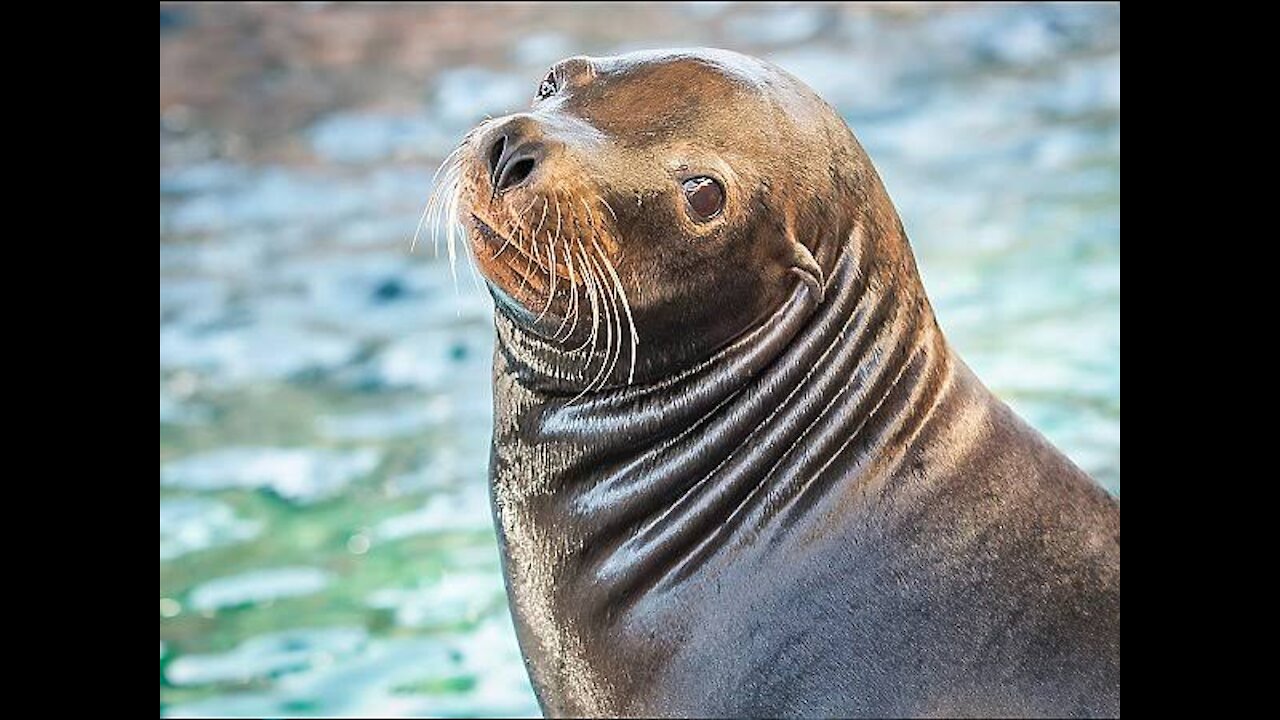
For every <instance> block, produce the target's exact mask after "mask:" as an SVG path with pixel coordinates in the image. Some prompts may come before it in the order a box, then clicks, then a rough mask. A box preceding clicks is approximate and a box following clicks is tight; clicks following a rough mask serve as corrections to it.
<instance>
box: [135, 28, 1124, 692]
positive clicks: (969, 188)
mask: <svg viewBox="0 0 1280 720" xmlns="http://www.w3.org/2000/svg"><path fill="white" fill-rule="evenodd" d="M233 11H236V12H238V10H236V9H235V8H231V9H227V8H223V9H220V10H216V12H227V13H230V12H233ZM339 11H341V12H345V13H356V12H367V13H368V15H369V18H367V19H368V22H369V23H378V22H389V21H388V20H387V19H386V18H385V17H383V16H379V15H378V13H379V12H384V13H385V12H390V11H388V10H381V11H380V10H376V9H374V10H367V11H365V10H358V9H356V10H353V9H349V8H348V9H342V10H337V9H333V8H329V7H327V6H305V7H304V6H280V7H274V8H272V7H269V8H266V9H263V10H261V11H260V12H264V13H265V12H270V13H312V14H313V16H312V17H309V18H308V20H307V22H312V23H319V25H318V26H319V27H321V28H324V27H329V26H328V25H325V24H324V23H325V22H327V20H326V18H327V17H328V16H327V15H326V13H333V12H339ZM201 12H215V11H210V10H207V9H206V10H199V11H198V10H197V9H194V8H192V7H189V6H166V7H164V8H162V12H161V33H162V36H161V39H162V42H161V56H162V57H161V60H162V83H161V85H162V107H163V98H164V96H165V92H166V90H165V79H164V78H165V74H164V63H165V61H166V53H170V57H172V56H173V54H174V53H179V52H187V51H188V50H187V49H186V48H187V47H188V46H186V45H182V44H181V43H183V42H188V41H189V42H191V43H194V44H195V45H197V46H198V44H199V43H200V42H202V41H203V36H202V35H200V34H201V33H206V32H208V33H212V32H213V30H209V29H208V28H209V26H210V21H208V20H207V18H206V16H204V15H201ZM406 12H409V11H406ZM412 12H420V13H422V17H423V18H424V19H423V20H422V21H421V23H420V25H419V26H416V29H415V30H414V33H415V37H416V36H417V35H421V34H423V33H426V34H428V35H429V34H430V33H431V32H433V31H434V32H437V33H438V34H439V35H440V41H441V42H445V41H446V40H447V38H446V37H445V36H446V35H448V34H449V32H452V31H449V30H448V28H443V26H441V27H442V28H443V29H440V28H436V26H435V25H433V24H432V23H436V22H437V19H436V18H438V17H445V16H442V15H439V13H437V14H431V13H433V12H436V11H435V10H434V9H430V8H419V9H417V10H413V11H412ZM449 12H450V13H453V15H448V16H447V17H448V18H452V19H451V20H450V22H453V23H455V25H450V26H449V28H454V27H458V25H456V23H461V27H463V28H465V27H468V23H471V22H473V21H474V22H475V23H481V22H500V21H503V20H502V18H504V17H508V16H504V15H502V13H509V14H511V15H510V17H509V18H508V19H510V21H511V22H517V21H519V22H527V23H528V28H529V29H528V31H527V32H521V33H520V34H519V37H518V40H517V41H512V42H510V43H508V44H507V45H506V46H505V47H503V48H502V51H501V52H498V51H496V50H495V49H494V48H492V47H488V49H487V50H486V51H484V52H475V53H470V54H468V53H464V52H461V51H459V52H457V53H455V54H454V55H450V56H449V57H451V58H453V59H452V60H451V61H450V62H449V63H444V64H442V65H441V66H440V67H439V68H436V70H435V73H434V77H433V78H432V80H431V81H430V82H427V83H425V85H424V86H423V87H422V88H421V89H420V92H419V94H417V95H416V96H411V97H407V98H400V101H399V102H398V103H379V102H359V103H344V102H343V101H342V94H341V93H340V92H337V91H335V92H333V93H332V100H331V101H327V102H330V105H329V106H327V107H321V108H320V110H319V111H317V112H314V113H313V116H312V117H310V119H309V120H307V121H306V122H304V123H302V124H301V125H299V126H298V127H297V128H294V129H291V130H290V134H289V136H288V137H290V138H291V141H290V143H289V144H287V146H286V149H287V152H283V151H282V152H276V148H275V147H273V148H272V149H271V150H270V151H266V150H251V151H245V150H243V149H241V150H237V149H236V148H237V147H238V146H237V145H236V144H235V143H229V144H227V146H226V147H224V148H223V149H222V150H217V149H215V150H209V147H208V146H209V142H208V141H207V140H206V139H201V138H203V137H204V136H201V135H199V134H198V133H195V132H194V131H187V130H184V129H183V128H184V126H185V125H187V124H188V123H187V121H186V120H185V119H184V117H183V114H182V113H181V112H179V111H178V110H172V111H170V112H166V113H162V118H161V119H162V122H161V172H160V240H161V242H160V595H161V621H160V641H161V644H160V683H161V685H160V688H161V689H160V701H161V712H162V714H166V715H194V714H205V715H268V716H270V715H282V714H285V715H306V714H338V715H342V714H348V715H350V714H418V715H424V714H434V715H491V714H504V715H522V714H535V713H536V712H537V706H536V703H535V702H534V700H533V697H532V694H531V692H530V690H529V688H528V683H527V680H526V679H525V675H524V671H523V667H522V665H521V662H520V657H519V654H518V651H517V648H516V645H515V640H514V636H513V634H512V631H511V627H510V621H509V619H508V615H507V609H506V604H505V596H504V594H503V591H502V584H501V576H500V573H499V567H498V556H497V548H496V545H495V540H494V535H493V530H492V527H491V520H490V516H489V508H488V501H487V494H486V493H487V487H486V481H485V472H486V463H487V458H488V440H489V429H490V420H491V410H490V395H489V393H490V388H489V371H490V356H491V352H492V329H491V325H490V323H491V315H490V313H491V309H490V307H489V301H488V300H487V298H486V297H485V296H484V295H483V294H481V293H479V292H477V291H476V290H475V289H474V288H472V287H471V285H470V283H469V281H468V280H467V279H466V278H465V276H464V277H463V279H462V280H463V281H462V283H461V284H460V285H459V287H458V288H457V289H456V290H455V287H454V284H453V282H452V281H451V280H450V278H449V273H448V270H447V266H446V263H444V262H442V261H441V260H440V259H437V258H435V257H434V256H433V255H432V253H431V252H430V248H423V247H419V248H418V250H417V252H416V253H412V254H411V253H410V252H409V249H408V241H409V238H410V237H411V236H412V234H413V229H414V226H415V224H416V222H417V218H418V213H419V211H420V210H421V207H422V203H423V201H424V199H425V195H426V191H427V189H428V185H429V181H430V177H431V171H432V170H433V169H434V167H435V164H436V163H437V162H439V160H440V159H441V158H442V157H443V155H444V154H445V153H446V152H448V150H449V149H450V148H451V147H452V145H453V143H455V142H456V141H457V140H458V139H459V137H460V136H461V134H462V133H463V132H465V130H466V129H467V128H469V127H470V126H471V125H472V124H473V123H474V122H475V121H477V120H478V119H479V118H481V117H482V116H483V114H484V113H493V114H500V113H503V112H507V111H510V110H513V109H516V108H520V107H523V106H525V105H526V104H527V102H528V99H529V96H530V95H531V93H532V91H533V88H534V87H535V86H536V84H537V82H538V80H539V79H540V78H541V76H542V75H543V73H544V72H545V65H546V64H547V63H549V62H551V61H554V60H555V59H558V58H559V57H561V56H564V55H568V54H574V53H580V52H585V53H590V54H607V53H611V52H617V51H622V50H626V49H631V48H636V47H646V46H663V45H672V44H686V45H687V44H712V45H720V46H727V47H732V48H734V49H739V50H742V51H745V52H750V53H753V54H758V55H761V56H764V57H768V58H771V59H773V60H775V61H776V62H778V63H780V64H781V65H783V66H784V67H786V68H788V69H790V70H792V71H793V72H795V73H796V74H798V75H800V76H801V77H802V78H803V79H805V80H806V81H808V82H809V83H810V84H812V85H813V86H814V87H815V88H816V89H817V90H818V91H819V92H820V93H822V94H823V95H824V97H826V98H827V99H828V100H830V101H831V102H832V103H833V104H835V105H836V106H837V107H838V108H839V109H840V110H841V111H842V113H844V115H845V116H846V118H847V119H848V120H849V121H850V123H851V125H852V126H853V127H854V130H855V132H856V133H857V134H858V136H859V138H860V139H861V141H862V142H863V144H864V145H865V146H866V148H867V150H868V152H869V153H870V155H871V157H872V158H873V160H874V161H875V162H876V164H877V166H878V167H879V169H880V171H881V173H882V175H883V176H884V179H885V183H886V185H887V187H888V189H889V192H890V194H891V195H892V196H893V198H894V199H895V201H896V202H897V204H898V208H899V210H900V211H901V213H902V216H903V221H904V223H905V225H906V228H907V231H908V233H909V235H910V237H911V238H912V242H913V245H914V247H915V249H916V253H917V257H918V260H919V263H920V267H921V272H922V273H923V275H924V281H925V285H926V287H927V288H928V290H929V293H930V296H931V298H932V300H933V303H934V306H935V308H936V309H937V313H938V317H939V320H940V322H941V324H942V326H943V329H944V330H945V331H946V332H947V334H948V336H949V338H950V340H951V342H952V343H953V344H954V345H955V346H956V347H957V348H958V349H959V351H960V352H961V354H962V355H963V356H964V357H965V359H966V360H967V361H968V362H969V364H970V365H971V366H972V367H973V368H974V369H975V370H976V371H977V373H978V374H979V376H981V377H982V378H983V379H984V380H985V381H986V382H987V383H988V384H989V385H990V386H991V387H992V388H993V389H994V390H995V391H996V392H997V394H999V395H1000V396H1001V397H1002V398H1004V399H1006V400H1007V401H1008V402H1010V403H1011V404H1012V405H1013V406H1014V407H1015V408H1016V409H1017V410H1018V411H1019V412H1020V413H1022V414H1023V416H1024V417H1026V418H1027V419H1028V420H1029V421H1030V422H1031V423H1032V424H1034V425H1035V426H1036V427H1038V428H1039V429H1041V430H1042V431H1043V432H1044V433H1045V434H1047V435H1048V436H1049V437H1050V438H1051V439H1052V440H1053V441H1054V442H1055V443H1056V444H1057V445H1058V446H1059V447H1061V448H1062V449H1063V450H1065V451H1066V452H1067V453H1068V454H1069V455H1070V456H1071V457H1072V458H1073V459H1075V461H1076V462H1077V463H1079V464H1080V465H1081V466H1083V467H1084V468H1085V469H1086V470H1088V471H1089V472H1090V473H1091V474H1093V475H1094V477H1096V478H1098V479H1099V480H1100V481H1101V482H1103V483H1104V484H1105V485H1106V486H1107V487H1108V488H1109V489H1110V490H1112V491H1113V492H1114V493H1116V494H1118V493H1119V488H1120V27H1119V14H1120V13H1119V8H1118V6H1110V5H1063V6H1056V5H1054V6H1046V5H1034V6H1024V5H1018V6H987V7H947V8H932V9H921V8H918V7H912V8H905V9H904V8H887V7H879V8H871V9H868V8H856V9H849V8H837V7H833V6H813V7H809V6H787V5H764V6H759V5H755V4H751V5H734V4H729V3H715V4H707V5H700V6H696V7H679V6H676V9H675V10H662V11H658V10H651V11H646V12H670V13H677V14H678V17H679V20H680V22H679V24H678V25H677V24H675V23H674V22H665V21H663V22H658V23H656V24H649V25H645V24H644V23H641V22H636V23H621V22H612V21H611V20H610V15H609V12H610V10H609V9H607V8H605V9H599V8H596V9H593V10H590V11H589V12H588V11H585V10H581V9H574V8H569V9H567V10H566V9H563V8H561V9H554V8H532V9H531V8H530V7H529V6H525V7H523V8H520V7H517V8H514V9H505V10H504V9H502V8H499V7H497V6H482V7H476V8H453V9H450V10H449ZM612 12H640V10H637V9H635V8H634V6H632V9H630V10H625V11H624V10H617V9H615V10H613V11H612ZM467 13H472V14H474V17H473V16H472V15H467ZM557 13H558V14H557ZM459 14H460V15H459ZM575 15H576V16H579V17H575ZM495 17H496V18H498V20H494V18H495ZM584 17H585V18H586V19H585V20H584V19H583V18H584ZM459 18H460V19H459ZM511 18H514V19H511ZM659 20H661V17H659ZM343 22H344V23H345V24H344V25H343V27H344V28H347V29H348V30H347V31H349V29H350V27H352V25H351V24H350V21H349V18H346V17H345V16H344V20H343ZM439 22H444V21H443V20H440V21H439ZM618 25H623V26H625V27H622V28H619V27H617V26H618ZM632 25H634V27H632ZM433 28H436V29H435V30H433ZM219 32H231V31H228V30H226V28H225V27H223V28H222V29H221V30H219ZM317 32H318V31H317ZM477 33H478V34H477V38H479V37H480V36H479V31H477ZM263 37H266V36H265V35H264V36H263ZM263 37H258V36H255V37H254V38H251V42H261V43H268V42H271V41H272V40H271V39H270V37H266V39H263ZM175 38H176V40H175ZM184 38H187V39H184ZM312 40H314V37H313V38H312ZM455 41H457V40H456V38H455ZM424 42H426V41H424ZM475 42H477V43H480V42H482V40H481V39H477V40H476V41H475ZM166 43H169V44H168V45H166ZM463 46H464V47H465V43H464V45H463ZM339 47H345V46H339ZM334 52H337V51H334ZM273 57H274V56H273ZM286 57H287V53H286ZM326 57H327V56H326ZM341 57H345V56H341V54H340V53H339V60H340V59H341ZM374 57H379V56H377V55H376V54H375V56H374ZM333 62H338V60H333ZM388 62H390V61H388ZM284 65H286V66H287V65H288V63H284ZM295 69H296V68H295ZM306 69H307V68H304V70H306ZM374 70H378V68H377V67H373V68H372V69H370V68H365V71H366V72H367V73H368V74H369V76H370V77H373V76H374V75H375V73H374V72H373V71H374ZM210 72H213V71H210ZM299 72H301V71H299ZM308 77H309V76H308ZM315 82H319V81H315ZM371 82H372V81H371ZM242 95H243V94H242ZM322 97H325V98H329V97H330V95H324V94H323V93H322ZM241 101H242V102H248V103H250V107H251V109H253V108H259V107H261V108H266V107H270V103H271V97H270V94H269V93H268V94H267V95H266V96H265V97H262V98H255V97H254V96H250V97H249V98H248V99H247V100H245V99H244V98H243V97H242V98H241ZM254 102H257V103H259V105H253V104H252V103H254ZM265 122H266V121H265V120H263V123H265ZM175 128H177V129H175ZM202 143H203V144H202ZM227 148H230V149H227Z"/></svg>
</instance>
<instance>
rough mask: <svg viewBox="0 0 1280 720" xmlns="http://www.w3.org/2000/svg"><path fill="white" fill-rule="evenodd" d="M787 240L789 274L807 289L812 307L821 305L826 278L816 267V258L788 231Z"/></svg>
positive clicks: (824, 294)
mask: <svg viewBox="0 0 1280 720" xmlns="http://www.w3.org/2000/svg"><path fill="white" fill-rule="evenodd" d="M787 240H788V243H789V244H790V246H791V272H793V273H795V274H796V275H797V276H799V278H800V282H802V283H804V284H805V286H806V287H808V288H809V295H810V296H811V297H812V298H813V304H814V306H817V305H821V304H822V300H823V298H824V297H826V278H825V276H824V275H823V273H822V266H820V265H818V260H817V258H815V257H814V256H813V253H812V252H809V248H807V247H805V245H804V243H802V242H800V241H799V240H797V239H796V238H795V235H794V234H792V233H791V232H790V231H789V230H788V232H787Z"/></svg>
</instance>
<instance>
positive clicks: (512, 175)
mask: <svg viewBox="0 0 1280 720" xmlns="http://www.w3.org/2000/svg"><path fill="white" fill-rule="evenodd" d="M533 165H534V162H533V158H524V159H522V160H517V161H515V162H514V163H511V169H510V170H509V171H507V172H506V173H505V174H504V176H503V180H505V181H506V182H505V183H504V185H503V189H506V187H513V186H516V185H519V184H520V183H522V182H524V179H525V178H527V177H529V173H531V172H533Z"/></svg>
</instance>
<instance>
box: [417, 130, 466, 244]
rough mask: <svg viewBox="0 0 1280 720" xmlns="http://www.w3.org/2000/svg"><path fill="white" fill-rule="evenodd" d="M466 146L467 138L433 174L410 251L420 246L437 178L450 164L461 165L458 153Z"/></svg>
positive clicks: (445, 158)
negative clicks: (419, 239) (419, 238)
mask: <svg viewBox="0 0 1280 720" xmlns="http://www.w3.org/2000/svg"><path fill="white" fill-rule="evenodd" d="M464 147H466V141H465V139H464V140H463V142H462V143H461V144H459V145H458V147H456V148H454V149H453V150H452V151H451V152H450V153H449V154H448V155H445V156H444V159H443V160H441V161H440V164H439V165H438V166H436V171H435V172H434V173H432V174H431V180H430V182H429V183H428V187H430V188H431V194H430V195H428V196H427V202H426V206H425V207H423V208H422V214H421V215H419V216H418V225H417V227H416V228H414V231H413V241H412V242H411V243H410V244H409V252H413V251H414V250H415V249H416V248H417V247H418V236H419V235H420V234H421V233H422V223H423V221H424V220H426V218H427V213H428V212H429V211H430V210H431V207H432V204H433V200H434V198H435V197H436V189H437V185H436V179H437V178H438V177H440V173H441V171H443V170H444V169H445V167H446V166H450V169H451V170H452V169H453V168H456V167H460V166H461V163H460V162H457V160H461V158H459V157H458V153H459V152H461V151H462V149H463V148H464ZM451 161H452V164H451Z"/></svg>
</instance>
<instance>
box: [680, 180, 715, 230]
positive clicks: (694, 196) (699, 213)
mask: <svg viewBox="0 0 1280 720" xmlns="http://www.w3.org/2000/svg"><path fill="white" fill-rule="evenodd" d="M683 185H684V197H685V199H686V200H688V201H689V208H690V209H691V210H693V215H694V218H695V219H697V220H710V219H711V218H713V217H715V216H716V215H718V214H719V213H720V210H721V209H722V208H724V188H722V187H720V183H718V182H716V181H715V180H712V179H711V178H709V177H705V176H701V177H693V178H689V179H688V180H685V181H684V183H683Z"/></svg>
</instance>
